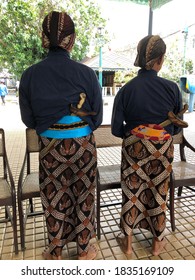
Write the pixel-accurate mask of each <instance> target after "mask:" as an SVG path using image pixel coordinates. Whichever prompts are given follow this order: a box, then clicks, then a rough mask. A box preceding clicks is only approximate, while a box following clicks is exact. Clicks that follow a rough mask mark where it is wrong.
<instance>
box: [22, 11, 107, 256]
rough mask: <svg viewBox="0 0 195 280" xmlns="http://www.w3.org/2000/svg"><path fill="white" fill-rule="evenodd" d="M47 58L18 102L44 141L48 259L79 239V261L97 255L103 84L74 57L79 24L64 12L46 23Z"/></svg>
mask: <svg viewBox="0 0 195 280" xmlns="http://www.w3.org/2000/svg"><path fill="white" fill-rule="evenodd" d="M42 28H43V31H42V44H43V47H44V48H46V49H48V50H49V52H48V55H47V57H46V58H45V59H44V60H42V61H40V62H39V63H37V64H35V65H32V66H31V67H29V68H28V69H26V70H25V71H24V73H23V75H22V78H21V80H20V87H19V105H20V110H21V118H22V121H23V122H24V124H25V125H26V126H27V127H29V128H33V129H35V130H36V132H37V134H38V135H39V140H40V155H39V159H40V165H39V180H40V193H41V199H42V205H43V208H44V211H45V217H46V225H47V230H48V240H49V246H48V248H46V249H45V250H44V252H43V257H44V258H45V259H58V260H61V259H62V250H63V247H64V246H65V245H66V244H67V243H69V242H72V241H74V242H76V243H77V254H78V259H79V260H91V259H94V258H96V256H97V253H98V249H97V245H96V244H95V243H93V242H92V241H91V240H92V238H94V237H95V230H96V228H95V186H96V183H95V178H96V172H97V151H96V142H95V138H94V134H93V131H94V130H95V129H97V128H98V127H99V126H100V124H101V123H102V115H103V102H102V93H101V87H100V85H99V82H98V79H97V76H96V74H95V72H94V71H93V70H92V69H91V68H89V67H87V66H86V65H83V64H81V63H78V62H75V61H73V60H72V59H71V58H70V52H71V50H72V48H73V45H74V42H75V25H74V22H73V20H72V19H71V17H70V16H69V15H68V14H67V13H66V12H57V11H52V12H51V13H49V14H48V15H47V16H46V17H45V19H44V20H43V23H42Z"/></svg>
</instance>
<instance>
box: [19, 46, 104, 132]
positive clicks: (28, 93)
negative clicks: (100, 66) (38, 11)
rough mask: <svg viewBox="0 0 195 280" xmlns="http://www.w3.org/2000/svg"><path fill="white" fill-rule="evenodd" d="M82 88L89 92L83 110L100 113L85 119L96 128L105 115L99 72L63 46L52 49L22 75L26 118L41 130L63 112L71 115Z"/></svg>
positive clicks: (29, 124)
mask: <svg viewBox="0 0 195 280" xmlns="http://www.w3.org/2000/svg"><path fill="white" fill-rule="evenodd" d="M81 92H84V93H85V94H86V96H87V97H86V100H85V102H84V104H83V107H82V110H84V111H88V112H89V111H95V112H96V113H97V114H96V115H95V116H85V117H82V119H83V120H85V121H87V122H88V124H89V126H90V127H91V129H92V130H95V129H96V128H98V126H99V125H100V124H101V123H102V116H103V102H102V93H101V87H100V85H99V82H98V79H97V76H96V74H95V72H94V71H93V70H92V69H91V68H89V67H88V66H86V65H83V64H81V63H78V62H75V61H73V60H72V59H71V58H70V55H69V53H68V52H67V51H65V50H63V49H58V50H56V51H49V53H48V56H47V57H46V58H45V59H44V60H42V61H40V62H39V63H37V64H34V65H32V66H31V67H29V68H28V69H26V70H25V71H24V73H23V75H22V78H21V81H20V87H19V104H20V111H21V118H22V121H23V122H24V124H25V125H26V126H27V127H30V128H34V129H36V131H37V133H38V134H40V133H41V132H43V131H45V130H47V129H48V128H49V127H50V126H51V125H52V124H54V123H56V122H57V121H58V120H59V119H61V118H62V117H63V116H65V115H70V109H69V108H70V104H72V105H74V106H75V107H76V106H77V104H78V102H79V99H80V96H79V95H80V93H81Z"/></svg>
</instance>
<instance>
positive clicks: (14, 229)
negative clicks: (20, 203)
mask: <svg viewBox="0 0 195 280" xmlns="http://www.w3.org/2000/svg"><path fill="white" fill-rule="evenodd" d="M13 232H14V247H15V254H18V231H17V215H16V206H15V207H13Z"/></svg>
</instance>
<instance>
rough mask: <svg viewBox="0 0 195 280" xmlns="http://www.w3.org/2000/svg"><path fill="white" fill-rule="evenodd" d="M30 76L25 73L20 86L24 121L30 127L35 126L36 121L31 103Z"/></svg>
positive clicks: (20, 100)
mask: <svg viewBox="0 0 195 280" xmlns="http://www.w3.org/2000/svg"><path fill="white" fill-rule="evenodd" d="M28 84H29V77H28V75H27V73H26V72H24V73H23V75H22V78H21V81H20V86H19V106H20V113H21V118H22V121H23V123H24V124H25V125H26V126H27V127H29V128H35V126H36V123H35V119H34V116H33V111H32V108H31V103H30V92H29V90H28Z"/></svg>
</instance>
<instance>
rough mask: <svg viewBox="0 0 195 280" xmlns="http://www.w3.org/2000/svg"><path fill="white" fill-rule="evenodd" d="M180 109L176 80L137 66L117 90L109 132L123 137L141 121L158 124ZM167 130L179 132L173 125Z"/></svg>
mask: <svg viewBox="0 0 195 280" xmlns="http://www.w3.org/2000/svg"><path fill="white" fill-rule="evenodd" d="M181 109H182V96H181V92H180V90H179V88H178V86H177V84H176V83H174V82H172V81H169V80H167V79H164V78H161V77H159V76H158V75H157V72H156V71H154V70H145V69H140V70H139V72H138V75H137V77H135V78H134V79H132V80H130V81H129V82H128V83H127V84H126V85H124V86H123V87H122V88H121V89H120V91H119V92H118V93H117V95H116V97H115V100H114V105H113V112H112V120H111V126H112V133H113V134H114V135H115V136H117V137H121V138H123V137H124V136H125V135H126V134H127V133H128V132H130V130H131V129H133V128H135V127H136V126H138V125H141V124H160V123H161V122H163V121H165V120H166V119H167V118H168V115H167V114H168V112H169V111H173V112H174V113H175V114H177V113H178V112H179V111H180V110H181ZM165 129H166V130H167V132H168V133H170V134H171V135H174V134H176V133H178V132H179V130H180V128H177V127H176V126H174V125H173V124H171V125H168V126H167V127H165Z"/></svg>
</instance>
